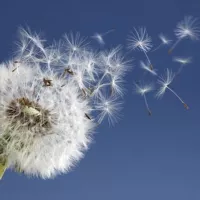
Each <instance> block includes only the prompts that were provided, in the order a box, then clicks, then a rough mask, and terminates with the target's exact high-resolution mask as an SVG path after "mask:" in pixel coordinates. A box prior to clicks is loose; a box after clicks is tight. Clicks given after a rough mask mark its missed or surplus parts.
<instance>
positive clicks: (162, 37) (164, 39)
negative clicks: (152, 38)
mask: <svg viewBox="0 0 200 200" xmlns="http://www.w3.org/2000/svg"><path fill="white" fill-rule="evenodd" d="M159 39H160V40H161V43H160V44H159V45H158V46H157V47H156V48H155V49H153V50H152V51H151V52H154V51H156V50H158V49H160V48H161V47H162V46H167V45H169V44H171V42H172V40H170V39H168V38H167V37H166V36H165V35H163V34H162V33H161V34H159Z"/></svg>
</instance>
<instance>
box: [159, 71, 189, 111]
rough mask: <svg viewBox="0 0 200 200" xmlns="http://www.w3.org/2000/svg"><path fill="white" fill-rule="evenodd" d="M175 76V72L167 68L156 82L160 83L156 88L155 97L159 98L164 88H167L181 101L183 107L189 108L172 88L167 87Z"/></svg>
mask: <svg viewBox="0 0 200 200" xmlns="http://www.w3.org/2000/svg"><path fill="white" fill-rule="evenodd" d="M174 78H175V74H174V73H173V72H172V71H170V70H169V69H167V71H166V74H165V75H164V76H160V77H159V79H158V84H159V85H160V89H159V90H158V92H157V94H156V97H157V98H160V97H162V96H163V95H164V93H165V91H166V89H168V90H169V91H171V92H172V93H173V94H174V95H175V96H176V97H177V98H178V99H179V100H180V101H181V103H182V104H183V105H184V107H185V108H186V109H189V107H188V106H187V104H186V103H185V102H184V101H183V100H182V99H181V97H180V96H179V95H178V94H177V93H176V92H175V91H174V90H173V89H172V88H170V87H169V85H170V84H171V83H172V81H173V80H174Z"/></svg>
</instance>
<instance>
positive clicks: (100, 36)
mask: <svg viewBox="0 0 200 200" xmlns="http://www.w3.org/2000/svg"><path fill="white" fill-rule="evenodd" d="M113 31H114V29H111V30H109V31H107V32H105V33H101V34H100V33H95V34H94V35H93V36H91V38H93V39H95V40H96V41H97V42H98V43H99V44H100V45H102V46H103V45H105V41H104V39H103V37H104V36H106V35H107V34H108V33H111V32H113Z"/></svg>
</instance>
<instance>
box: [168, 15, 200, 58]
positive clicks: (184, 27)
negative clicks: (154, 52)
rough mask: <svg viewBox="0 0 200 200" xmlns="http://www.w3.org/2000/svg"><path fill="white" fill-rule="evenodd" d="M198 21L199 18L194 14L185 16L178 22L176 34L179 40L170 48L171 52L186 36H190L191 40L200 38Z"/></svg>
mask: <svg viewBox="0 0 200 200" xmlns="http://www.w3.org/2000/svg"><path fill="white" fill-rule="evenodd" d="M197 22H198V18H194V17H192V16H185V17H184V19H183V20H182V21H180V22H179V23H178V24H177V26H176V29H175V30H174V32H175V35H176V37H177V41H176V42H175V43H174V44H173V45H172V47H171V48H170V49H169V51H168V53H169V54H170V53H171V52H172V51H173V50H174V48H175V47H176V46H177V44H178V43H179V42H181V41H182V40H183V39H186V38H189V39H191V40H198V39H199V33H200V27H199V23H197Z"/></svg>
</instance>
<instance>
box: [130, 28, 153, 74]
mask: <svg viewBox="0 0 200 200" xmlns="http://www.w3.org/2000/svg"><path fill="white" fill-rule="evenodd" d="M127 40H128V49H130V50H135V49H138V50H140V51H142V52H143V53H144V54H145V56H146V58H147V60H148V62H149V68H150V69H151V70H153V65H152V64H151V61H150V59H149V57H148V55H147V52H148V51H150V50H151V48H152V46H153V45H152V40H151V37H150V36H149V35H148V34H147V31H146V28H145V27H140V28H139V29H138V30H137V29H135V28H134V31H132V32H131V33H130V34H129V36H128V39H127Z"/></svg>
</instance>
